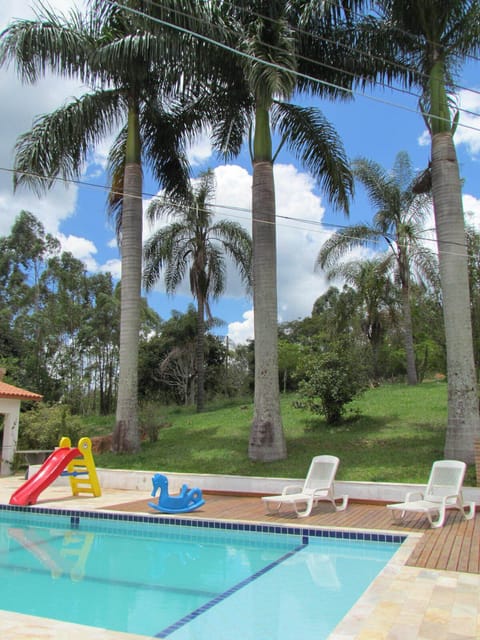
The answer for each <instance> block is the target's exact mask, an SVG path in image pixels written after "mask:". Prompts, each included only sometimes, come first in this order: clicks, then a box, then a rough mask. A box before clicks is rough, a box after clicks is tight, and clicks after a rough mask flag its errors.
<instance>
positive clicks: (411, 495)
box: [405, 491, 423, 502]
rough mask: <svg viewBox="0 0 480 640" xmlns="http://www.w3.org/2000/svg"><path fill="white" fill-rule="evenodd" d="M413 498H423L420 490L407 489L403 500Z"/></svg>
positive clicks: (411, 499)
mask: <svg viewBox="0 0 480 640" xmlns="http://www.w3.org/2000/svg"><path fill="white" fill-rule="evenodd" d="M414 500H423V493H422V492H421V491H409V492H408V493H407V495H406V496H405V502H413V501H414Z"/></svg>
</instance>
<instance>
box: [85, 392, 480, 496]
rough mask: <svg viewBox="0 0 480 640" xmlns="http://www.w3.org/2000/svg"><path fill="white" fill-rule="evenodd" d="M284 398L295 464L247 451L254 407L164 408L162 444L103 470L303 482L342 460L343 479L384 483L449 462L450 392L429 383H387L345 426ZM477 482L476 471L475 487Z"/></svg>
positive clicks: (101, 429)
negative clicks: (314, 463)
mask: <svg viewBox="0 0 480 640" xmlns="http://www.w3.org/2000/svg"><path fill="white" fill-rule="evenodd" d="M294 400H295V396H294V395H286V396H284V397H282V415H283V422H284V429H285V434H286V438H287V448H288V458H287V460H284V461H281V462H273V463H254V462H252V461H250V460H249V459H248V456H247V446H248V437H249V432H250V423H251V420H252V414H253V405H252V404H251V403H250V402H248V403H245V402H243V403H242V402H231V403H224V404H217V405H216V406H215V407H210V408H209V409H208V410H207V411H205V412H204V413H202V414H196V413H195V411H194V409H193V408H184V407H181V408H179V407H158V415H159V416H160V417H161V419H162V421H164V422H165V423H166V425H167V426H165V427H164V428H162V429H161V430H160V432H159V438H158V441H157V442H156V443H154V444H151V443H149V442H144V443H143V444H142V450H141V452H140V453H139V454H137V455H135V456H131V455H114V454H103V455H97V456H96V461H97V464H98V466H101V467H110V468H128V469H143V470H149V471H162V470H163V471H185V472H192V473H223V474H233V475H256V476H280V477H289V478H302V477H304V476H305V474H306V471H307V469H308V465H309V463H310V460H311V458H312V456H314V455H318V454H321V453H329V454H334V455H337V456H338V457H339V458H340V461H341V462H340V468H339V471H338V475H337V478H338V479H345V480H363V481H377V482H388V481H390V482H403V481H410V482H426V480H427V477H428V473H429V471H430V467H431V464H432V462H433V461H434V460H437V459H441V458H443V444H444V437H445V424H446V415H447V386H446V384H445V383H438V382H427V383H423V384H421V385H418V386H416V387H409V386H407V385H400V384H395V385H384V386H382V387H378V388H375V389H369V390H368V391H367V392H366V393H365V394H363V395H362V396H361V398H359V399H358V400H356V401H355V402H353V403H352V404H351V405H350V406H349V413H348V416H347V419H346V421H345V422H344V424H342V425H340V426H338V427H327V426H326V425H325V422H324V420H323V419H322V418H320V417H317V416H314V415H313V414H310V413H308V412H306V411H303V410H300V409H296V408H295V407H294V406H293V402H294ZM92 422H93V421H88V423H86V433H85V435H90V436H93V435H96V434H98V433H106V432H108V431H110V430H111V428H112V425H113V418H110V419H108V420H105V421H103V423H101V424H98V423H95V424H93V423H92ZM474 483H475V470H474V468H473V467H472V468H471V469H469V471H468V480H467V484H474Z"/></svg>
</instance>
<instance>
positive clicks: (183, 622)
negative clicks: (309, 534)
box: [153, 543, 308, 638]
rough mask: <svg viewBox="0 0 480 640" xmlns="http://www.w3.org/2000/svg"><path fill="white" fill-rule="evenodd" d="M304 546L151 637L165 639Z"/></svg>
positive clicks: (302, 545)
mask: <svg viewBox="0 0 480 640" xmlns="http://www.w3.org/2000/svg"><path fill="white" fill-rule="evenodd" d="M307 544H308V543H307ZM305 546H306V543H304V544H301V545H299V546H298V547H296V548H295V549H292V550H291V551H289V552H288V553H285V554H284V555H283V556H282V557H281V558H278V560H275V562H271V563H270V564H267V565H266V566H265V567H263V568H262V569H260V570H259V571H257V572H255V573H254V574H252V575H251V576H249V577H248V578H245V580H242V581H241V582H239V583H237V584H235V585H234V586H233V587H230V589H227V590H226V591H224V592H223V593H221V594H219V595H218V596H216V597H215V598H212V599H211V600H210V601H209V602H206V603H205V604H204V605H202V606H201V607H198V609H195V611H192V612H191V613H189V614H188V616H184V617H183V618H181V619H180V620H177V622H175V623H174V624H172V625H170V626H169V627H167V628H166V629H163V630H162V631H159V632H158V633H156V634H155V635H154V636H153V637H154V638H167V637H168V636H169V635H170V634H172V633H173V632H174V631H177V630H178V629H180V628H181V627H183V626H184V625H186V624H188V623H189V622H192V620H195V618H198V616H200V615H202V613H205V611H208V609H211V608H212V607H214V606H215V605H216V604H218V603H219V602H221V601H222V600H225V598H228V597H229V596H231V595H232V594H233V593H235V592H236V591H239V590H240V589H243V587H246V586H247V585H248V584H250V583H251V582H253V581H254V580H256V579H257V578H259V577H260V576H263V574H264V573H267V572H268V571H271V570H272V569H274V568H275V567H276V566H278V565H279V564H281V563H282V562H284V561H285V560H286V559H287V558H291V557H292V556H294V555H295V554H296V553H298V552H299V551H301V550H302V549H303V548H304V547H305Z"/></svg>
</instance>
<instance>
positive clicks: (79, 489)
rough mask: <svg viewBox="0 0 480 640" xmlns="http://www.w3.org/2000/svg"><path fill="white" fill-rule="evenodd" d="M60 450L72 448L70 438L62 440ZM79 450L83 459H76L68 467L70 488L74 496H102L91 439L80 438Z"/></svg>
mask: <svg viewBox="0 0 480 640" xmlns="http://www.w3.org/2000/svg"><path fill="white" fill-rule="evenodd" d="M59 446H60V448H62V449H63V448H65V447H68V448H70V447H71V441H70V438H67V437H66V436H64V437H63V438H61V440H60V445H59ZM77 448H78V450H79V451H80V453H81V454H82V457H81V458H74V459H73V460H72V461H71V462H70V463H69V464H68V466H67V469H66V470H67V472H68V474H69V479H70V486H71V488H72V493H73V495H74V496H78V495H80V493H91V494H93V495H94V496H95V497H97V498H98V497H99V496H101V495H102V490H101V489H100V483H99V481H98V476H97V468H96V467H95V461H94V459H93V454H92V441H91V440H90V438H86V437H85V438H80V440H79V441H78V446H77Z"/></svg>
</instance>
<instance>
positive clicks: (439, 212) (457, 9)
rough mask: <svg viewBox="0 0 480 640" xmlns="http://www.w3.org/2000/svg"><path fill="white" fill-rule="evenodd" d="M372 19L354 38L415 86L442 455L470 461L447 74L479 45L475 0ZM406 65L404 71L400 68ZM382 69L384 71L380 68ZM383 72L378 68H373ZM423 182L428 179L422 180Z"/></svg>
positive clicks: (465, 307)
mask: <svg viewBox="0 0 480 640" xmlns="http://www.w3.org/2000/svg"><path fill="white" fill-rule="evenodd" d="M375 9H376V13H377V15H379V18H378V19H373V18H369V20H368V21H367V23H366V25H365V30H363V29H360V30H359V32H358V33H359V46H361V47H363V46H364V45H365V44H366V42H365V41H368V47H369V48H368V50H372V49H371V48H370V47H373V50H376V51H377V52H378V53H379V54H381V56H382V57H384V59H385V58H387V59H390V60H394V61H398V60H400V61H401V63H402V65H404V66H402V70H403V76H404V82H405V83H406V84H409V85H412V84H416V85H417V86H418V87H419V88H420V90H421V98H420V110H421V112H422V115H423V117H424V120H425V122H426V124H427V127H428V130H429V132H430V137H431V160H430V167H429V170H428V172H427V178H428V179H429V180H430V181H431V189H432V196H433V205H434V213H435V228H436V233H437V244H438V258H439V266H440V279H441V285H442V297H443V315H444V325H445V336H446V345H447V380H448V423H447V433H446V440H445V457H446V458H455V459H459V460H463V461H465V462H466V463H473V461H474V446H473V445H474V440H475V438H478V437H479V436H480V417H479V407H478V389H477V377H476V371H475V363H474V355H473V340H472V324H471V316H470V296H469V283H468V267H467V249H466V239H465V223H464V215H463V206H462V187H461V180H460V175H459V167H458V159H457V155H456V150H455V145H454V142H453V134H454V132H455V129H456V127H457V124H458V120H459V112H458V111H455V85H454V79H455V75H456V73H457V72H458V70H459V69H460V68H461V65H462V63H463V62H464V61H465V59H466V58H467V57H468V56H470V55H474V56H475V55H478V53H479V52H480V2H479V1H478V0H445V1H443V2H437V1H436V0H380V1H379V2H375ZM405 70H407V71H405ZM387 73H389V71H388V70H387ZM380 75H385V70H384V69H383V70H382V69H381V70H380ZM427 182H428V180H427Z"/></svg>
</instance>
